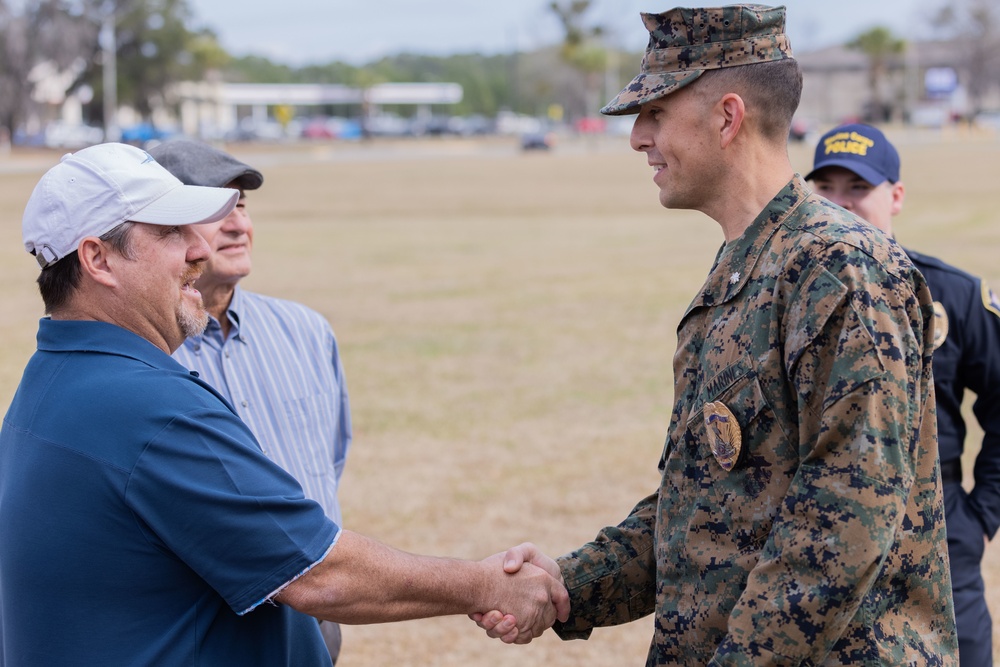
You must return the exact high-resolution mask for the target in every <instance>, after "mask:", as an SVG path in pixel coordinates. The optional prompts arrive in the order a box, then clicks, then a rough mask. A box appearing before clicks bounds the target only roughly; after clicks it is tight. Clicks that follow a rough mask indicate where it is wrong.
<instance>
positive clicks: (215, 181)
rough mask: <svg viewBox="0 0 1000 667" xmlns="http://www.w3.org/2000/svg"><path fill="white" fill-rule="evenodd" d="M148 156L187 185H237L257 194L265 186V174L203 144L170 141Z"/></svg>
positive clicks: (219, 186)
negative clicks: (256, 191) (257, 190)
mask: <svg viewBox="0 0 1000 667" xmlns="http://www.w3.org/2000/svg"><path fill="white" fill-rule="evenodd" d="M149 154H150V155H152V156H153V159H154V160H156V161H157V162H159V163H160V164H161V165H163V167H165V168H166V170H167V171H169V172H170V173H171V174H173V175H174V176H176V177H177V178H179V179H180V181H181V182H182V183H184V184H185V185H204V186H208V187H211V188H222V187H225V186H227V185H229V184H230V183H233V182H234V181H235V183H236V185H238V186H239V187H240V188H241V189H243V190H256V189H257V188H259V187H260V186H261V185H263V183H264V176H263V174H261V173H260V172H259V171H257V170H256V169H254V168H253V167H251V166H250V165H248V164H244V163H242V162H240V161H239V160H237V159H236V158H234V157H233V156H232V155H229V154H228V153H225V152H223V151H220V150H219V149H218V148H215V147H214V146H209V145H208V144H206V143H202V142H200V141H191V140H188V139H171V140H169V141H164V142H163V143H161V144H157V145H156V146H153V147H152V148H150V149H149Z"/></svg>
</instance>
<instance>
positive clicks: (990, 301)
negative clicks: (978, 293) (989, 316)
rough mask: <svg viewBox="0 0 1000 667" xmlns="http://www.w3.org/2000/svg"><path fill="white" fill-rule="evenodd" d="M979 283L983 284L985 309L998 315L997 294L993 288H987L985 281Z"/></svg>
mask: <svg viewBox="0 0 1000 667" xmlns="http://www.w3.org/2000/svg"><path fill="white" fill-rule="evenodd" d="M981 284H982V286H983V306H985V307H986V310H988V311H990V312H991V313H993V314H994V315H996V316H997V317H1000V299H998V298H997V295H996V294H994V293H993V290H991V289H990V288H989V286H988V285H987V284H986V281H983V282H982V283H981Z"/></svg>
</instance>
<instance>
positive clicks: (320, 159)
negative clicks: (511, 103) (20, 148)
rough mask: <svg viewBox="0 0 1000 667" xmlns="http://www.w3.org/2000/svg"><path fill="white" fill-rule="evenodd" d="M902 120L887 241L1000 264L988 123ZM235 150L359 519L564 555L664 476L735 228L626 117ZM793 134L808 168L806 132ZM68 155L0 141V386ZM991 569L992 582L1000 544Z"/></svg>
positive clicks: (570, 652) (349, 655) (9, 372)
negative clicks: (631, 143) (329, 406)
mask: <svg viewBox="0 0 1000 667" xmlns="http://www.w3.org/2000/svg"><path fill="white" fill-rule="evenodd" d="M889 134H890V138H892V139H894V140H895V141H896V142H897V145H898V146H899V148H900V150H901V153H902V155H903V179H904V181H905V183H906V185H907V187H908V197H907V203H906V208H905V210H904V213H903V214H902V216H900V217H899V218H898V219H897V236H898V237H899V239H900V240H901V241H902V242H903V243H904V244H906V245H911V246H912V247H914V248H917V249H922V250H924V251H926V252H928V253H929V254H934V255H937V256H939V257H941V258H942V259H945V260H947V261H950V262H952V263H955V264H957V265H959V266H962V267H963V268H966V269H967V270H969V271H971V272H973V273H977V274H979V275H982V276H983V277H985V278H986V279H987V280H989V281H991V282H992V283H993V284H996V285H997V286H1000V264H998V262H997V261H996V257H997V250H998V248H1000V224H998V223H1000V187H998V184H997V174H1000V138H996V137H992V136H987V135H970V134H963V133H957V132H956V133H953V134H948V135H941V134H924V133H915V132H910V131H907V130H897V131H895V132H892V131H890V132H889ZM230 148H231V150H233V152H234V153H236V154H237V155H238V156H240V157H242V158H243V159H245V160H247V161H248V162H250V163H251V164H254V165H255V166H257V167H258V168H260V169H261V170H262V171H263V172H264V174H265V177H266V181H265V186H264V188H263V189H262V190H260V191H259V192H256V193H251V199H250V203H249V205H250V207H251V208H250V210H251V212H252V215H253V217H254V221H255V226H256V246H255V259H256V263H255V266H256V268H255V270H254V273H253V275H252V276H251V277H250V278H249V279H247V280H246V281H245V284H246V286H247V287H248V288H251V289H256V290H259V291H263V292H267V293H269V294H273V295H277V296H283V297H287V298H292V299H296V300H299V301H302V302H304V303H306V304H308V305H310V306H312V307H314V308H316V309H317V310H319V311H320V312H322V313H323V314H325V315H326V316H327V317H328V318H329V320H330V321H331V322H332V323H333V326H334V328H335V330H336V332H337V336H338V339H339V341H340V344H341V349H342V354H343V358H344V365H345V368H346V373H347V378H348V384H349V388H350V395H351V404H352V410H353V418H354V429H355V441H354V445H353V449H352V451H351V454H350V457H349V460H348V466H347V471H346V473H345V476H344V482H343V487H342V495H341V498H342V503H343V506H344V516H345V523H346V525H347V526H348V527H350V528H352V529H355V530H358V531H360V532H363V533H366V534H368V535H371V536H374V537H377V538H379V539H382V540H384V541H386V542H388V543H390V544H392V545H394V546H397V547H400V548H403V549H406V550H409V551H415V552H421V553H432V554H439V555H450V556H459V557H466V558H480V557H483V556H486V555H488V554H490V553H493V552H496V551H498V550H501V549H503V548H506V547H507V546H510V545H512V544H515V543H518V542H521V541H523V540H532V541H534V542H536V543H537V544H539V545H540V546H541V547H542V548H543V549H544V550H545V551H547V552H549V553H551V554H553V555H556V554H559V553H563V552H565V551H568V550H570V549H572V548H574V547H576V546H578V545H579V544H581V543H583V542H585V541H587V540H589V539H591V538H592V537H593V535H594V533H595V532H596V531H597V529H599V528H600V527H602V526H604V525H606V524H610V523H616V522H617V521H618V520H620V519H621V518H622V517H624V516H625V515H626V514H627V512H628V511H629V510H630V509H631V507H632V505H633V504H634V503H635V502H636V501H638V500H639V499H641V498H642V497H644V496H645V495H647V494H648V493H650V492H651V491H653V490H654V489H655V488H656V486H657V483H658V474H657V470H656V463H657V460H658V457H659V454H660V450H661V448H662V445H663V438H664V435H665V433H666V426H667V423H668V421H669V416H670V405H671V387H672V379H671V358H672V355H673V352H674V345H675V327H676V325H677V322H678V320H679V318H680V316H681V314H682V313H683V311H684V309H685V307H686V306H687V304H688V302H689V300H690V299H691V297H692V295H693V294H694V293H695V291H696V290H697V289H698V287H699V286H700V285H701V282H702V280H703V278H704V276H705V273H706V272H707V270H708V268H709V265H710V263H711V261H712V257H713V255H714V252H715V250H716V249H717V247H718V245H719V244H720V243H721V240H722V235H721V232H720V230H719V228H718V226H717V225H716V223H714V222H713V221H711V220H709V219H708V218H706V217H704V216H702V215H701V214H698V213H690V212H673V211H665V210H664V209H662V208H661V207H660V206H659V205H658V203H657V197H656V190H655V186H654V185H653V184H652V181H651V178H652V173H651V171H650V169H649V168H648V167H647V166H646V164H645V158H644V157H643V156H640V155H637V154H635V153H632V152H631V151H630V150H628V148H627V139H625V138H607V139H602V140H594V141H570V140H566V141H563V142H562V143H560V144H559V145H558V146H557V148H556V150H554V151H552V152H549V153H542V154H522V153H520V152H519V151H518V150H517V148H516V145H515V144H514V143H513V142H510V143H507V142H504V141H499V140H490V141H479V142H468V141H438V142H434V141H431V142H425V143H413V144H374V145H371V146H341V145H332V144H327V145H316V146H310V147H306V148H302V147H298V148H293V147H281V146H278V147H260V146H258V147H243V146H232V147H230ZM791 150H792V159H793V165H794V166H795V167H796V168H797V169H798V170H800V171H802V172H803V173H805V172H806V171H808V169H809V165H810V162H811V157H812V155H811V150H810V147H809V146H800V145H794V146H792V149H791ZM56 157H57V156H55V155H54V154H33V155H24V154H15V155H12V156H6V157H5V156H0V260H2V261H0V267H2V268H0V272H2V273H0V275H2V277H3V284H4V285H5V288H4V290H3V296H2V299H3V310H4V313H5V315H4V317H3V319H2V321H0V327H2V337H3V338H2V340H3V343H4V344H3V349H2V352H0V404H2V406H6V405H7V403H8V402H9V400H10V397H11V395H12V394H13V391H14V388H15V386H16V384H17V381H18V379H19V378H20V373H21V369H22V367H23V365H24V363H25V361H26V360H27V358H28V356H29V355H30V354H31V352H32V351H33V349H34V332H35V328H36V320H37V318H38V317H39V316H40V314H41V303H40V300H39V298H38V297H37V294H36V290H35V286H34V284H33V280H34V278H35V276H36V275H37V267H36V265H35V263H34V260H33V259H32V258H30V257H29V256H28V255H27V254H26V253H24V251H23V250H22V246H21V240H20V215H21V211H22V210H23V207H24V203H25V201H26V199H27V197H28V194H29V193H30V190H31V188H32V187H33V185H34V183H35V182H36V181H37V179H38V177H39V175H40V174H41V172H42V171H43V170H44V169H45V168H47V167H48V166H50V165H51V164H52V163H53V162H54V160H55V159H56ZM979 435H980V433H979V432H978V430H976V429H973V433H971V434H970V445H971V449H972V450H973V451H971V452H969V463H971V460H972V457H973V456H974V453H975V451H974V450H975V449H976V448H977V447H978V445H977V444H976V443H977V442H978V437H979ZM966 468H967V469H969V468H971V465H967V466H966ZM986 571H987V575H988V577H989V581H988V586H990V589H991V591H996V590H997V587H996V585H995V584H996V583H1000V554H998V551H997V548H996V547H995V545H994V547H992V548H991V551H990V552H989V554H988V556H987V566H986ZM991 595H992V607H993V609H994V610H995V615H997V616H1000V593H991ZM651 632H652V625H651V620H650V619H649V618H647V619H644V620H641V621H638V622H636V623H632V624H630V625H627V626H622V627H618V628H606V629H601V630H598V631H596V632H595V633H594V635H593V637H592V638H591V639H590V640H589V641H587V642H568V643H564V642H561V641H559V640H558V639H556V638H555V637H554V636H553V635H552V634H551V633H548V634H547V635H546V636H544V637H543V638H542V639H540V640H538V641H536V642H534V643H532V644H531V645H530V646H527V647H509V646H504V645H501V644H500V643H499V642H492V641H490V640H487V639H486V638H485V636H482V635H481V633H480V631H479V630H478V629H477V628H475V626H473V625H472V623H471V622H470V621H468V620H467V619H465V618H446V619H433V620H426V621H412V622H407V623H399V624H391V625H380V626H369V627H348V628H345V631H344V651H343V653H342V656H341V659H342V662H341V664H343V665H366V666H381V665H387V666H389V665H391V666H395V667H404V666H408V665H413V666H424V665H435V666H454V667H459V666H470V665H484V666H485V665H510V666H514V665H517V666H535V665H537V666H542V665H545V666H547V667H554V666H562V665H565V666H567V667H568V666H575V665H579V664H590V665H641V664H644V662H645V654H646V648H647V644H648V641H649V637H650V636H651ZM996 634H998V635H1000V632H997V633H996ZM998 639H1000V638H998ZM998 657H1000V653H998Z"/></svg>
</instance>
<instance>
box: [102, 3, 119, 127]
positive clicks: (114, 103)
mask: <svg viewBox="0 0 1000 667" xmlns="http://www.w3.org/2000/svg"><path fill="white" fill-rule="evenodd" d="M98 39H99V42H100V45H101V54H102V58H101V59H102V61H103V63H102V64H103V74H104V140H105V141H118V140H119V139H121V130H120V129H119V127H118V66H117V51H118V46H117V43H116V40H115V6H114V3H113V2H106V3H105V4H104V18H103V19H102V21H101V33H100V36H99V37H98Z"/></svg>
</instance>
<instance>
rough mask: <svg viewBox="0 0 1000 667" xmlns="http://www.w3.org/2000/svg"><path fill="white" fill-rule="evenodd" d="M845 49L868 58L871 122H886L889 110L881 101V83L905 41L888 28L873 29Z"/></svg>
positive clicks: (862, 34)
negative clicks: (855, 51)
mask: <svg viewBox="0 0 1000 667" xmlns="http://www.w3.org/2000/svg"><path fill="white" fill-rule="evenodd" d="M847 48H849V49H855V50H858V51H861V52H862V53H864V54H865V55H866V56H868V87H869V90H870V91H871V102H870V104H871V109H870V113H869V115H870V116H871V120H888V119H889V115H890V111H891V109H890V108H889V105H887V104H886V103H885V102H883V101H882V88H883V83H882V82H883V81H884V80H885V78H886V77H887V75H888V73H889V63H890V61H891V59H892V57H893V56H897V55H900V54H902V53H903V51H904V50H905V49H906V41H905V40H902V39H897V38H896V36H895V35H893V34H892V31H890V30H889V29H888V28H884V27H881V26H879V27H875V28H872V29H871V30H868V31H867V32H863V33H861V34H860V35H858V36H857V37H855V38H854V39H853V40H851V41H850V42H848V43H847Z"/></svg>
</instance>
